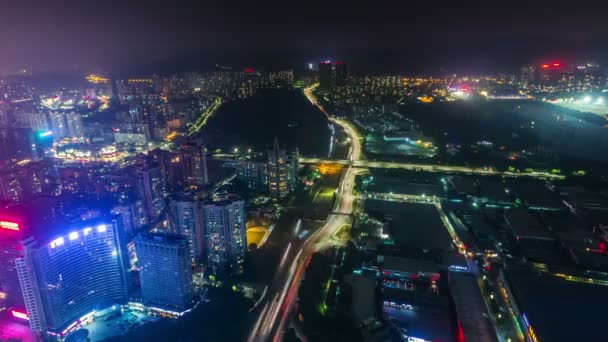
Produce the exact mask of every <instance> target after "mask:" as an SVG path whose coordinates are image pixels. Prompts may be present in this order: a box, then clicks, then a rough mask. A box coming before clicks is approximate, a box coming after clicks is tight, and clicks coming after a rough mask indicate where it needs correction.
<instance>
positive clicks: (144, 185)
mask: <svg viewBox="0 0 608 342" xmlns="http://www.w3.org/2000/svg"><path fill="white" fill-rule="evenodd" d="M138 189H139V195H140V198H142V199H143V200H144V201H145V203H146V210H147V212H148V218H149V221H150V222H156V221H157V220H158V219H160V217H161V215H162V214H163V212H164V211H165V199H164V191H163V179H162V175H161V172H160V167H159V166H158V165H149V164H146V165H143V167H142V168H141V169H140V170H139V180H138Z"/></svg>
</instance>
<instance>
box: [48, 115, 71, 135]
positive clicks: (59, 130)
mask: <svg viewBox="0 0 608 342" xmlns="http://www.w3.org/2000/svg"><path fill="white" fill-rule="evenodd" d="M49 119H50V122H51V131H53V137H54V138H55V139H56V140H60V139H63V138H65V137H67V136H68V127H67V124H66V122H65V115H64V114H63V113H62V112H50V113H49Z"/></svg>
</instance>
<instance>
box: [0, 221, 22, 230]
mask: <svg viewBox="0 0 608 342" xmlns="http://www.w3.org/2000/svg"><path fill="white" fill-rule="evenodd" d="M0 228H2V229H7V230H15V231H18V230H19V223H17V222H11V221H0Z"/></svg>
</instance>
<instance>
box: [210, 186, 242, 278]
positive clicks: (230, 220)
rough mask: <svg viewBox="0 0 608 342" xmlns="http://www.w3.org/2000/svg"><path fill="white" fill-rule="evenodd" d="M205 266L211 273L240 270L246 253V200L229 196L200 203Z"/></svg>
mask: <svg viewBox="0 0 608 342" xmlns="http://www.w3.org/2000/svg"><path fill="white" fill-rule="evenodd" d="M203 222H204V225H205V241H206V242H207V266H208V267H209V268H210V269H211V272H213V273H215V274H218V273H240V272H242V271H243V264H244V262H245V255H246V253H247V236H246V235H245V234H246V231H245V229H246V228H245V202H244V201H243V200H242V199H240V198H239V197H238V196H234V195H233V196H228V197H226V198H223V199H219V200H216V201H210V202H206V203H205V204H203Z"/></svg>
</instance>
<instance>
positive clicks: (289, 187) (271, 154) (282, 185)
mask: <svg viewBox="0 0 608 342" xmlns="http://www.w3.org/2000/svg"><path fill="white" fill-rule="evenodd" d="M267 157H268V161H267V174H268V176H267V177H268V192H269V194H270V198H272V199H274V200H280V199H283V198H285V197H286V196H287V195H288V194H289V192H291V191H293V190H294V189H295V187H296V184H297V174H298V173H297V172H298V152H297V150H296V152H295V153H294V155H292V156H291V158H289V157H288V155H287V151H285V150H284V149H281V148H279V142H278V141H277V140H276V139H275V141H274V148H273V149H272V150H268V151H267Z"/></svg>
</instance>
